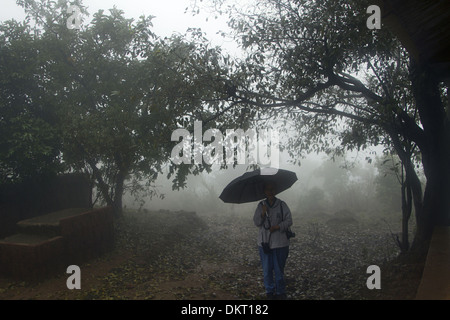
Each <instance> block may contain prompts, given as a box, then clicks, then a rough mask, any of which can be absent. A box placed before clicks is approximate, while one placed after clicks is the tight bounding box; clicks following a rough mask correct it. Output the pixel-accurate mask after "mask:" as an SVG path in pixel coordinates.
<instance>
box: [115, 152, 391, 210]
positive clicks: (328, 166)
mask: <svg viewBox="0 0 450 320" xmlns="http://www.w3.org/2000/svg"><path fill="white" fill-rule="evenodd" d="M372 153H373V151H372ZM377 155H378V156H381V154H377ZM365 157H366V154H365V153H356V154H349V155H347V156H346V157H345V158H337V159H335V161H333V160H331V159H330V157H329V156H327V155H324V154H319V155H316V154H313V155H309V156H307V157H306V158H304V159H301V164H300V165H294V164H293V163H292V161H291V160H292V159H289V157H288V156H287V155H286V154H281V156H280V168H282V169H286V170H291V171H294V172H295V173H296V174H297V178H298V181H297V182H295V183H294V185H293V186H292V187H291V188H290V189H288V190H286V191H284V192H282V193H280V194H279V195H278V196H277V197H279V198H280V199H282V200H284V201H285V202H286V203H287V204H288V206H289V207H290V209H291V211H292V212H293V213H294V214H295V213H297V214H316V213H317V214H319V213H327V214H333V213H335V212H337V211H339V210H350V211H352V212H357V213H360V214H369V213H370V212H372V211H374V210H377V209H379V206H380V203H379V202H380V199H378V197H379V195H378V194H377V190H376V183H375V180H376V178H377V177H378V178H380V177H381V178H382V179H383V178H384V179H390V180H391V182H392V181H393V180H394V179H393V177H389V176H387V177H385V176H384V175H381V174H380V173H379V172H378V169H377V168H376V165H375V163H368V162H367V161H366V160H365ZM247 171H251V169H250V168H249V167H248V166H247V165H237V166H236V167H235V168H228V169H220V168H218V167H217V168H216V167H213V170H212V171H211V172H210V173H207V172H204V173H202V174H200V175H197V176H193V175H191V176H189V177H188V178H187V182H186V187H185V188H184V189H181V190H172V182H171V179H167V175H166V174H161V175H160V176H159V177H158V179H157V180H156V182H155V183H154V185H155V187H156V189H157V191H158V193H160V194H162V195H163V196H164V197H163V198H160V197H158V196H154V197H151V198H150V197H145V196H144V197H138V198H136V197H135V196H132V195H131V194H129V193H127V194H125V195H124V198H123V204H124V207H125V208H128V209H140V210H144V211H147V210H148V211H158V210H170V211H194V212H197V213H202V214H211V215H220V214H253V212H254V210H255V207H256V204H257V202H252V203H246V204H230V203H224V202H223V201H222V200H221V199H219V195H220V193H221V192H222V190H223V189H224V188H225V187H226V185H227V184H228V183H229V182H230V181H232V180H233V179H235V178H237V177H238V176H240V175H242V174H243V173H244V172H247ZM392 187H393V189H394V190H396V189H398V190H400V185H399V184H398V188H397V186H396V185H395V184H394V185H393V186H392ZM397 199H398V201H397V202H398V205H397V204H396V202H394V204H393V206H391V208H389V209H390V210H389V211H391V212H392V210H394V211H397V210H399V209H400V198H397ZM383 209H386V208H383Z"/></svg>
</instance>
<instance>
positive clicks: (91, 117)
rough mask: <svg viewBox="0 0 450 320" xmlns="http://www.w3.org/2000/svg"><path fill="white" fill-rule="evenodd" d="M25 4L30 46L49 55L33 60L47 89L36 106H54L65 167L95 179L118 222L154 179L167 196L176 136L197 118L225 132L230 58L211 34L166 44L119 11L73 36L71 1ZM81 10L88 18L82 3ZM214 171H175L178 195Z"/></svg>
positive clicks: (147, 20)
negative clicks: (220, 78)
mask: <svg viewBox="0 0 450 320" xmlns="http://www.w3.org/2000/svg"><path fill="white" fill-rule="evenodd" d="M17 2H18V3H19V4H21V5H22V6H23V7H24V8H25V11H26V12H27V14H28V19H31V18H33V19H34V22H35V24H36V25H35V27H34V30H31V29H32V28H30V27H27V28H26V30H27V31H28V32H29V33H30V34H29V35H28V37H30V41H29V44H28V45H30V46H36V47H37V49H36V51H37V52H38V53H39V55H37V56H36V57H32V59H33V63H35V64H36V68H35V73H36V77H35V78H34V79H33V80H32V81H31V83H32V85H34V86H36V87H38V88H40V90H41V92H40V94H41V96H42V100H40V101H36V103H37V104H38V105H41V104H44V103H46V102H51V105H52V106H54V108H52V116H53V117H54V118H55V119H56V121H54V122H53V123H52V125H54V128H55V130H56V132H57V133H58V138H59V139H60V140H58V141H61V145H60V146H59V147H60V148H59V149H57V150H58V151H59V152H60V153H61V159H60V162H63V163H64V164H65V168H66V170H74V171H87V172H89V173H90V174H91V175H92V177H93V179H94V180H95V183H96V187H97V189H98V190H99V194H100V196H101V198H102V200H103V201H104V202H105V203H106V204H107V205H109V206H112V207H113V208H114V211H115V212H116V213H117V214H120V212H121V209H122V196H123V194H124V192H125V190H126V188H128V187H130V188H132V191H136V190H137V189H138V188H140V187H141V184H140V183H139V182H140V181H143V180H145V181H148V182H147V185H146V187H147V190H150V193H151V194H157V190H156V189H151V183H152V182H153V181H154V180H155V179H156V177H157V176H158V174H160V173H161V172H162V168H163V167H164V166H168V165H169V158H170V154H171V149H172V147H173V146H174V143H173V142H172V141H171V140H170V138H171V133H172V132H173V131H174V130H175V129H176V128H179V127H180V126H183V125H184V124H186V123H188V124H189V126H190V127H192V125H193V123H191V120H193V119H205V122H204V125H205V127H206V125H208V126H214V125H221V123H218V121H219V119H218V118H217V115H215V116H214V117H213V116H212V115H214V114H215V113H214V110H218V109H219V107H220V105H222V104H223V101H222V100H221V99H219V98H218V97H220V98H221V96H222V95H223V83H222V82H220V83H217V82H214V81H211V76H214V77H217V75H218V74H222V70H221V69H220V68H219V61H220V59H221V56H220V50H218V49H216V48H211V47H210V45H209V43H208V42H207V41H206V39H205V38H204V37H202V33H201V31H199V30H196V29H193V30H192V34H193V37H192V38H193V39H192V40H189V39H187V36H186V38H184V37H182V36H173V37H171V38H166V39H160V38H158V37H157V36H156V35H155V34H153V33H152V32H151V26H152V24H151V19H152V18H151V17H145V16H142V17H141V18H140V19H139V20H138V21H134V20H133V19H126V18H125V17H124V13H123V12H122V11H120V10H118V9H117V8H113V9H111V10H110V13H109V14H105V13H104V11H102V10H100V11H99V12H97V13H95V14H94V17H93V20H92V21H91V23H90V24H86V23H85V22H84V19H83V21H82V23H80V29H79V30H77V29H70V28H68V27H67V23H66V22H67V19H69V16H70V15H69V14H68V12H67V9H68V3H67V2H66V1H59V2H57V3H56V2H53V1H46V0H41V1H40V2H39V1H35V0H18V1H17ZM74 4H75V5H77V6H79V8H81V12H82V13H84V14H86V12H85V10H84V7H83V6H82V3H81V1H75V2H74ZM83 18H84V16H83ZM15 32H17V31H15ZM31 33H34V37H33V36H31ZM194 39H195V40H194ZM214 79H217V78H214ZM17 90H19V91H20V90H21V88H20V87H18V88H17ZM205 100H207V101H208V102H209V103H208V105H206V104H205ZM192 122H193V121H192ZM222 124H223V122H222ZM184 126H185V127H188V126H186V125H184ZM44 134H45V133H44ZM46 137H47V138H51V136H49V135H47V134H46ZM204 169H208V168H207V166H197V167H194V166H192V165H184V166H183V165H181V166H177V167H174V166H171V167H170V176H171V175H174V176H175V177H174V180H173V184H174V188H180V187H182V186H183V182H184V180H185V178H186V176H187V175H188V174H190V173H194V174H196V173H199V172H201V171H202V170H204ZM148 188H150V189H148Z"/></svg>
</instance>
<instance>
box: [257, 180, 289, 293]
mask: <svg viewBox="0 0 450 320" xmlns="http://www.w3.org/2000/svg"><path fill="white" fill-rule="evenodd" d="M264 194H265V196H266V199H265V200H263V201H261V202H260V203H259V204H258V206H257V208H256V210H255V215H254V217H253V222H254V224H255V226H257V227H259V233H258V250H259V256H260V258H261V264H262V269H263V276H264V287H265V290H266V295H267V298H268V299H286V284H285V279H284V268H285V265H286V260H287V258H288V255H289V238H288V236H287V233H286V232H287V231H288V230H289V227H290V226H291V225H292V215H291V211H290V210H289V207H288V206H287V204H286V203H285V202H284V201H281V200H280V199H278V198H276V197H275V194H276V186H275V184H274V183H268V184H266V185H265V186H264ZM274 276H275V280H274Z"/></svg>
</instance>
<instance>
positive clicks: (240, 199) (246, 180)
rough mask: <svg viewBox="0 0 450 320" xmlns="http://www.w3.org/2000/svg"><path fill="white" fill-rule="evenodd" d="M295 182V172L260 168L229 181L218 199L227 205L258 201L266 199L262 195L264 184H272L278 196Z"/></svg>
mask: <svg viewBox="0 0 450 320" xmlns="http://www.w3.org/2000/svg"><path fill="white" fill-rule="evenodd" d="M295 181H297V175H296V174H295V172H292V171H289V170H284V169H275V168H261V169H257V170H255V171H251V172H246V173H244V174H243V175H241V176H240V177H237V178H236V179H234V180H233V181H231V182H230V183H229V184H228V185H227V186H226V187H225V189H223V191H222V193H221V194H220V196H219V198H220V199H222V201H223V202H227V203H246V202H253V201H259V200H262V199H264V198H265V197H266V195H265V194H264V185H265V184H266V183H274V184H275V186H276V193H277V194H278V193H280V192H283V191H284V190H286V189H289V188H290V187H291V186H292V185H293V184H294V183H295Z"/></svg>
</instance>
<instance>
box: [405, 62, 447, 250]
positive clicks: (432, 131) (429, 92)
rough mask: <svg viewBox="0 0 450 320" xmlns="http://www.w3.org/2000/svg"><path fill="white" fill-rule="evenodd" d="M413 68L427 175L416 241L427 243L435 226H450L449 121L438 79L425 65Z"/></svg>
mask: <svg viewBox="0 0 450 320" xmlns="http://www.w3.org/2000/svg"><path fill="white" fill-rule="evenodd" d="M414 67H415V69H413V71H412V73H411V80H412V88H413V93H414V97H415V100H416V104H417V108H418V111H419V116H420V120H421V123H422V126H423V131H424V134H425V144H424V145H423V146H422V147H421V153H422V164H423V167H424V173H425V176H426V178H427V184H426V187H425V193H424V198H423V210H422V211H421V212H418V213H416V219H417V234H416V239H415V244H416V245H426V246H427V245H428V243H429V240H430V238H431V235H432V232H433V229H434V227H435V226H450V121H449V118H448V115H447V114H446V112H445V108H444V105H443V103H442V100H441V94H440V90H439V81H438V79H437V78H436V77H435V75H433V74H432V73H431V71H430V70H429V69H428V68H426V66H414Z"/></svg>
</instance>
